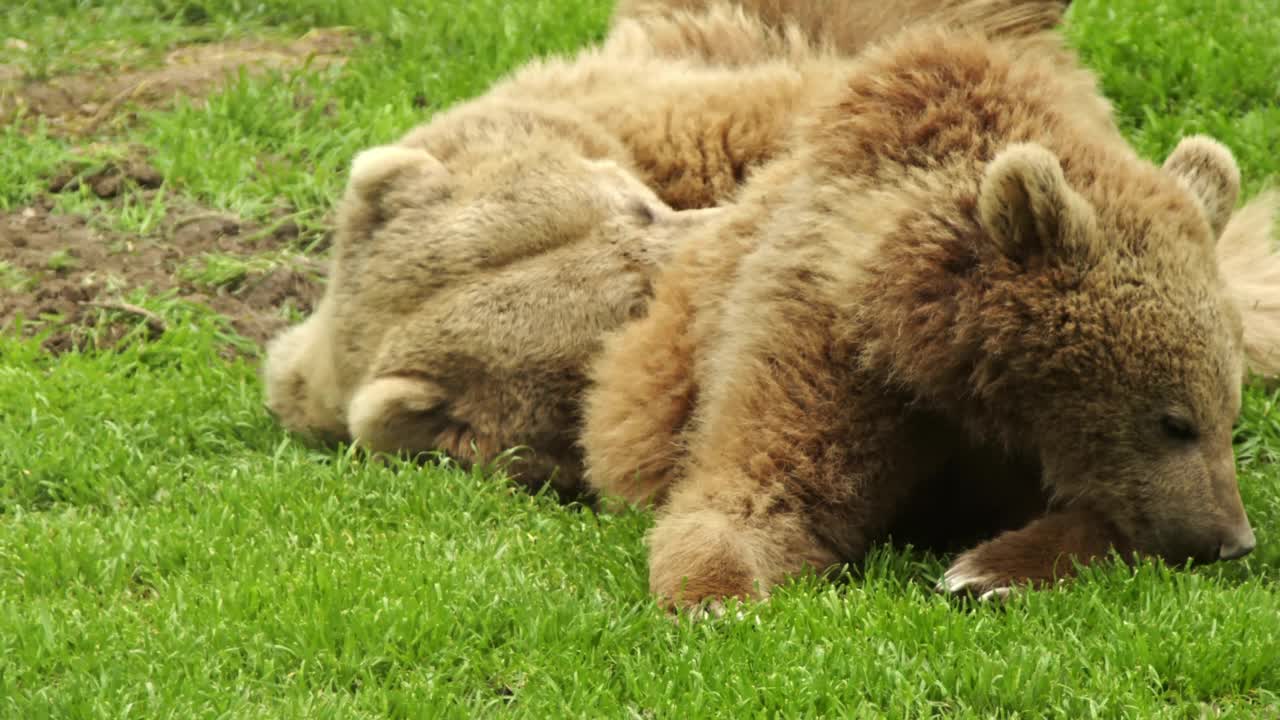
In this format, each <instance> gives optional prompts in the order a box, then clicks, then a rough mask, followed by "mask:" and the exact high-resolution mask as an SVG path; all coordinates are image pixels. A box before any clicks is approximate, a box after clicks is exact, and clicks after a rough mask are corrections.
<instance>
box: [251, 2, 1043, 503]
mask: <svg viewBox="0 0 1280 720" xmlns="http://www.w3.org/2000/svg"><path fill="white" fill-rule="evenodd" d="M971 1H972V0H971ZM846 4H848V5H849V6H851V7H853V6H862V5H865V6H868V7H869V6H872V5H874V4H873V3H861V2H856V1H854V0H849V2H847V3H846ZM974 4H975V7H980V8H983V9H984V11H985V9H986V8H988V7H989V6H990V5H991V2H990V0H980V1H975V3H974ZM946 5H947V6H948V7H949V8H950V7H951V6H952V5H954V3H952V2H947V3H946ZM913 7H915V8H916V10H918V11H919V12H921V13H925V14H927V10H928V7H929V3H923V2H918V3H916V4H915V5H914V6H913ZM949 12H950V11H949ZM948 17H950V16H948ZM1056 20H1057V16H1056V15H1053V14H1049V13H1045V14H1042V15H1039V16H1036V17H1034V18H1032V17H1029V18H1028V20H1027V22H1028V23H1035V25H1036V27H1047V26H1050V25H1052V24H1054V23H1056ZM983 21H984V17H982V16H981V15H977V16H975V17H974V18H971V22H973V23H974V24H976V25H981V23H982V22H983ZM850 22H855V20H853V19H851V20H850ZM864 35H865V33H862V34H857V35H856V36H857V37H863V36H864ZM717 48H721V49H723V58H727V59H726V60H724V61H723V62H722V61H718V60H715V56H716V55H717V52H716V49H717ZM857 49H858V48H855V47H852V46H846V47H844V48H842V50H845V51H854V50H857ZM752 53H754V55H751V54H752ZM848 62H849V61H848V60H847V59H844V58H841V57H839V56H837V55H836V54H834V51H833V50H830V49H826V48H817V47H816V46H815V45H814V43H813V42H812V41H811V40H810V39H808V38H805V37H803V36H802V35H801V34H800V33H799V32H798V31H797V30H796V29H795V28H794V27H792V26H789V25H785V24H783V25H767V24H765V23H762V22H761V21H760V20H758V19H756V18H754V17H752V16H750V15H748V14H747V13H745V12H743V10H742V9H741V8H739V7H736V6H733V5H727V4H708V6H707V9H706V11H705V12H701V13H678V14H676V15H674V16H671V17H667V16H659V15H646V16H644V17H637V18H632V19H621V20H619V22H618V23H617V24H616V25H615V27H614V28H613V30H612V31H611V33H610V36H609V37H608V38H607V39H606V41H605V42H604V43H603V44H602V45H601V46H599V47H596V48H589V49H587V50H584V51H583V52H581V53H579V54H578V55H576V56H575V57H572V58H551V59H546V60H540V61H536V62H533V63H531V64H530V65H528V66H526V67H525V68H522V69H520V70H519V71H517V72H515V73H514V74H513V75H512V76H511V77H510V78H508V79H506V80H504V81H502V82H500V83H498V84H497V85H496V86H495V87H494V88H492V89H491V91H490V92H488V93H486V94H485V95H483V96H481V97H480V98H477V99H475V100H473V101H471V102H468V103H464V104H462V105H460V106H458V107H456V108H454V109H451V110H449V111H447V112H444V113H441V114H440V115H438V116H437V117H436V118H434V119H432V121H431V122H429V123H427V124H425V125H424V126H422V127H419V128H416V129H414V130H412V131H411V132H409V133H408V134H407V135H406V136H405V137H403V138H402V139H401V140H400V141H398V142H397V143H396V144H394V145H389V146H383V147H377V148H373V149H370V150H367V151H365V152H364V153H362V154H361V155H360V156H359V157H357V158H356V160H355V161H354V162H353V164H352V169H351V173H350V179H349V183H348V187H347V189H346V193H345V195H344V197H343V199H342V201H341V203H340V206H339V210H338V222H337V233H336V240H335V246H334V249H333V259H332V270H331V273H330V277H329V282H328V287H327V289H326V293H325V295H324V297H323V298H322V300H321V302H320V304H319V306H318V307H317V309H316V311H315V312H314V313H313V315H312V316H311V317H310V318H308V319H307V320H306V321H305V322H304V323H302V324H301V325H299V326H296V327H294V328H291V329H289V330H288V331H286V332H285V333H284V334H282V335H281V336H279V337H277V338H276V339H274V340H273V341H272V342H271V344H270V345H269V347H268V349H267V359H266V363H265V368H264V376H265V384H266V395H267V398H266V400H267V405H268V407H269V408H270V409H271V411H272V412H273V413H274V414H275V415H276V416H277V417H278V418H279V420H280V421H281V422H282V423H283V424H284V425H285V426H286V427H287V428H289V429H291V430H294V431H297V432H300V433H307V434H310V435H313V436H315V437H317V438H319V439H322V440H325V441H351V440H354V441H355V442H357V443H358V444H360V445H362V446H364V447H366V448H369V449H371V450H376V451H387V452H396V451H405V452H410V453H416V452H423V451H433V450H439V451H443V452H445V453H447V454H448V455H450V456H452V457H453V458H455V459H457V460H459V461H462V462H464V463H471V462H487V461H489V460H492V459H494V458H496V457H497V456H499V455H500V454H502V453H504V452H505V451H507V450H509V449H512V448H523V450H522V451H521V452H520V453H518V456H517V458H518V459H517V460H516V462H514V463H512V464H511V465H509V468H508V469H509V470H510V472H511V474H512V475H513V476H515V477H517V478H519V479H521V480H522V481H525V482H528V483H529V484H532V485H537V484H541V483H542V482H543V481H545V480H547V479H549V478H551V479H552V482H553V484H554V486H555V487H556V489H557V490H559V491H561V492H562V493H564V494H567V495H573V494H575V493H576V491H577V490H578V489H580V487H581V482H580V475H581V450H580V448H579V446H578V444H577V437H578V428H579V427H580V401H581V396H582V393H583V391H584V389H585V387H586V368H587V366H588V364H589V361H590V360H591V359H592V358H593V357H594V355H595V354H596V353H597V352H598V350H599V347H600V342H601V339H602V338H603V336H604V335H605V334H606V333H607V332H608V331H611V330H613V329H615V328H617V327H619V326H620V325H622V324H623V323H624V322H626V321H628V320H630V319H632V318H634V317H636V316H638V315H640V314H642V312H643V309H644V305H645V303H646V302H647V300H648V298H649V296H650V295H651V288H650V285H651V280H652V278H653V277H654V276H655V275H656V274H657V271H658V269H659V267H660V266H661V265H662V264H663V263H664V262H665V260H666V259H667V258H668V257H669V256H670V254H671V252H672V251H673V249H674V247H675V246H676V245H677V244H678V242H679V239H680V238H682V237H684V236H686V235H688V234H690V232H691V231H692V230H693V229H694V228H696V227H697V226H698V225H701V224H705V223H706V222H708V221H710V220H711V219H712V218H713V217H714V215H715V213H716V210H714V209H709V208H713V207H714V206H716V205H719V204H721V203H722V202H724V201H725V200H727V199H729V198H730V197H731V196H732V195H733V194H734V193H735V192H736V191H737V189H738V187H739V186H740V184H741V183H742V182H743V181H744V179H745V178H746V177H747V176H748V175H749V174H750V173H751V172H752V171H753V169H754V168H756V167H759V166H761V165H762V164H764V163H765V162H766V161H768V160H771V159H772V158H774V157H776V156H777V155H779V153H781V152H782V151H783V149H784V148H785V147H786V143H787V142H788V141H789V138H790V135H791V132H792V125H793V120H794V118H795V117H797V116H798V115H799V114H800V112H799V111H800V109H801V108H806V107H808V106H809V104H810V98H815V97H823V96H825V95H826V94H828V93H829V92H830V91H831V90H832V89H833V88H832V87H831V84H832V82H833V78H835V77H838V76H839V75H838V73H835V72H833V71H834V69H835V68H838V67H841V66H843V65H844V64H846V63H848Z"/></svg>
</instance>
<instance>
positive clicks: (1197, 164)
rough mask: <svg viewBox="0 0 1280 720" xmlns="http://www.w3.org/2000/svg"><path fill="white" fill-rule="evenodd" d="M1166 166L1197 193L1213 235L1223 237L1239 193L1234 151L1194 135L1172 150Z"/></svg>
mask: <svg viewBox="0 0 1280 720" xmlns="http://www.w3.org/2000/svg"><path fill="white" fill-rule="evenodd" d="M1164 169H1165V171H1166V172H1168V173H1170V174H1172V175H1173V176H1174V177H1176V178H1177V179H1178V182H1180V183H1182V186H1183V187H1185V188H1186V189H1187V190H1189V191H1190V192H1191V194H1192V195H1193V196H1195V198H1196V200H1198V201H1199V202H1200V207H1201V208H1203V209H1204V213H1205V216H1206V217H1207V218H1208V219H1209V226H1210V227H1212V228H1213V236H1214V237H1215V238H1217V237H1221V236H1222V230H1223V228H1225V227H1226V226H1227V221H1229V220H1230V219H1231V212H1232V211H1233V210H1234V209H1235V207H1236V199H1237V198H1238V197H1239V196H1240V167H1239V166H1238V165H1236V159H1235V157H1234V156H1232V154H1231V151H1230V150H1228V149H1227V147H1226V146H1225V145H1223V144H1222V143H1220V142H1218V141H1217V140H1214V139H1213V138H1209V137H1205V136H1203V135H1193V136H1191V137H1189V138H1184V139H1183V140H1182V142H1180V143H1178V147H1176V148H1174V149H1173V152H1172V153H1169V157H1168V158H1167V159H1166V160H1165V161H1164Z"/></svg>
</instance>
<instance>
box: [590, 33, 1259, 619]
mask: <svg viewBox="0 0 1280 720" xmlns="http://www.w3.org/2000/svg"><path fill="white" fill-rule="evenodd" d="M820 108H821V109H820V110H818V111H817V112H815V113H814V114H813V116H812V117H810V118H807V119H806V120H805V122H804V124H803V130H802V132H801V134H800V138H799V139H798V141H797V143H796V146H795V147H794V149H793V151H792V152H790V153H789V154H788V155H787V156H786V157H784V158H780V159H778V160H776V161H774V162H773V163H771V164H770V165H769V166H767V167H766V168H765V169H763V170H761V171H760V172H759V173H757V174H756V175H755V177H753V179H752V180H751V181H749V182H748V184H747V186H746V187H745V188H744V190H743V193H742V197H741V199H740V200H739V201H738V202H737V203H735V205H734V206H733V207H730V208H726V209H725V211H724V212H723V213H722V214H721V216H719V217H717V218H715V219H714V220H712V221H711V222H710V223H708V224H707V225H706V226H705V227H704V228H702V229H701V230H700V231H696V232H694V233H693V235H692V236H691V237H688V238H686V239H685V240H684V242H683V243H682V244H681V246H680V247H679V248H678V249H677V250H676V253H675V256H674V257H673V258H672V260H671V261H670V262H669V263H668V265H667V266H666V268H665V270H664V272H663V273H662V274H661V275H660V276H659V279H658V281H657V284H656V294H655V298H654V299H653V301H652V302H651V303H650V304H649V306H648V313H647V315H646V317H645V318H643V319H641V320H638V321H636V322H634V323H631V324H629V325H627V326H626V327H624V328H623V329H622V330H621V331H620V332H618V333H616V334H615V335H613V336H612V337H611V338H609V339H608V341H607V343H606V349H605V351H604V353H602V355H601V356H600V358H599V359H598V361H597V362H596V363H595V365H594V367H593V371H592V378H593V388H592V390H591V392H590V393H589V395H588V400H587V403H586V411H585V424H584V431H583V445H584V447H585V452H586V463H587V477H588V479H589V481H590V482H591V484H592V486H593V487H594V488H595V489H596V490H597V491H598V492H599V493H600V494H601V495H604V496H607V497H612V498H616V499H619V500H621V501H624V502H627V503H633V504H640V505H654V506H657V508H658V517H657V520H656V524H655V526H654V528H653V529H652V531H651V532H650V534H649V537H648V544H649V551H650V557H649V564H650V585H651V589H652V590H653V592H654V593H655V594H656V595H657V596H658V597H659V598H661V599H662V601H663V602H665V603H667V604H668V605H669V606H672V607H688V606H696V605H700V604H703V603H718V602H720V601H721V600H722V599H724V598H727V597H739V598H761V597H767V596H768V594H769V591H770V588H772V587H773V586H774V585H776V584H777V583H779V582H781V581H783V580H784V579H785V578H787V577H789V576H792V575H794V574H796V573H799V572H802V571H803V570H805V569H806V568H811V569H815V570H824V569H826V568H829V567H832V566H836V565H839V564H841V563H846V562H856V561H858V560H859V559H861V558H862V557H863V556H864V554H865V553H866V551H867V550H868V548H869V546H870V545H871V544H872V543H875V542H878V541H881V540H883V539H886V538H888V537H890V536H891V535H893V536H896V533H897V532H898V531H899V529H903V528H905V529H906V531H907V532H908V533H909V532H910V530H911V526H912V524H913V522H912V521H913V519H914V518H915V516H916V513H917V510H918V509H919V508H921V507H925V508H930V510H929V513H932V515H933V516H934V517H937V516H944V517H946V516H950V517H947V519H948V520H950V521H951V522H953V523H955V524H956V525H958V526H961V527H963V526H964V525H965V521H966V520H967V519H968V518H965V517H961V516H958V515H959V514H960V513H962V512H963V511H964V510H965V509H966V506H965V505H964V504H963V503H959V504H955V505H952V504H951V503H952V500H954V499H956V498H966V497H973V498H974V502H975V503H976V504H978V505H980V504H982V503H983V502H984V501H987V500H990V499H991V498H994V501H993V502H994V505H995V506H996V508H995V509H997V510H999V511H1000V513H1001V514H1002V517H1000V518H999V522H1000V523H1001V524H1002V525H1003V526H1004V529H1007V530H1009V532H1005V533H1004V534H1001V535H998V536H996V537H995V538H994V539H993V540H990V541H988V542H986V543H983V544H981V545H979V546H978V547H976V548H974V549H973V550H971V551H969V552H967V553H964V554H962V555H960V556H959V557H958V558H957V560H956V561H955V563H954V564H953V565H952V567H951V568H950V570H949V571H948V573H947V575H946V577H945V578H944V579H943V580H942V582H941V587H942V588H943V589H946V590H950V591H973V592H977V593H979V594H982V595H985V596H991V595H993V594H996V595H998V594H1002V593H1004V592H1007V591H1008V588H1010V587H1014V586H1017V585H1021V584H1024V583H1031V584H1035V583H1043V582H1048V581H1051V580H1053V579H1056V578H1060V577H1064V576H1067V575H1070V573H1071V570H1072V568H1071V567H1069V566H1070V564H1071V563H1070V560H1072V559H1074V560H1077V561H1080V562H1088V561H1089V560H1090V559H1093V558H1096V557H1099V556H1102V555H1106V554H1107V553H1108V552H1110V551H1112V550H1116V551H1119V552H1121V553H1122V554H1128V553H1137V554H1142V555H1153V556H1159V557H1162V558H1165V559H1168V560H1170V561H1172V562H1182V561H1183V560H1185V559H1188V558H1191V559H1194V560H1198V561H1214V560H1218V559H1230V558H1234V557H1238V556H1240V555H1242V554H1245V553H1247V552H1248V551H1249V550H1250V549H1251V548H1252V547H1253V543H1254V537H1253V532H1252V529H1251V528H1250V526H1249V523H1248V519H1247V517H1246V513H1245V510H1244V507H1243V506H1242V504H1241V501H1240V496H1239V492H1238V487H1237V484H1236V477H1235V467H1234V454H1233V450H1232V442H1231V437H1232V426H1233V423H1234V421H1235V418H1236V416H1237V414H1238V411H1239V407H1240V398H1241V384H1242V380H1243V375H1244V353H1245V351H1246V350H1247V349H1248V347H1249V343H1250V340H1249V337H1250V335H1249V332H1247V331H1246V329H1245V327H1244V326H1243V324H1242V310H1241V308H1242V304H1241V303H1242V302H1243V303H1245V304H1248V303H1251V302H1253V300H1252V299H1243V300H1242V298H1244V297H1245V296H1247V295H1250V294H1255V295H1258V296H1263V295H1271V296H1273V295H1274V290H1271V289H1266V290H1262V289H1260V288H1259V287H1258V286H1257V285H1256V284H1253V285H1251V284H1250V283H1248V282H1242V283H1239V284H1235V283H1232V284H1229V283H1227V282H1225V281H1224V274H1223V273H1224V271H1233V262H1237V261H1239V262H1243V261H1241V260H1239V258H1243V257H1245V256H1246V255H1250V254H1252V255H1253V256H1254V257H1255V259H1258V258H1263V257H1265V258H1267V259H1268V260H1270V262H1268V263H1265V264H1266V265H1269V266H1273V265H1274V259H1273V256H1271V255H1270V253H1269V248H1267V244H1268V242H1269V239H1270V238H1269V236H1270V228H1271V225H1270V222H1271V218H1270V216H1269V215H1268V214H1267V213H1269V212H1270V211H1271V210H1272V209H1273V208H1272V206H1271V205H1270V202H1271V201H1270V200H1263V201H1260V202H1261V205H1259V206H1258V207H1257V208H1254V209H1246V211H1245V212H1243V213H1241V214H1239V215H1237V216H1236V218H1234V219H1233V218H1232V215H1231V211H1232V208H1234V206H1235V203H1236V198H1237V195H1238V192H1239V182H1240V180H1239V172H1238V169H1237V167H1236V165H1235V162H1234V160H1233V159H1232V157H1231V155H1230V153H1229V152H1228V151H1227V150H1226V149H1225V148H1224V147H1222V146H1221V145H1219V144H1218V143H1216V142H1214V141H1212V140H1209V139H1206V138H1198V137H1197V138H1188V139H1186V140H1184V141H1183V142H1182V143H1181V144H1180V145H1179V146H1178V147H1177V148H1176V149H1175V150H1174V152H1173V153H1172V154H1171V155H1170V156H1169V157H1168V159H1167V160H1166V161H1165V163H1164V165H1163V167H1156V166H1153V165H1151V164H1150V163H1148V162H1146V161H1144V160H1142V159H1141V158H1139V157H1138V156H1137V155H1136V154H1135V153H1134V152H1133V150H1132V149H1131V148H1130V147H1129V146H1128V144H1127V143H1126V142H1125V141H1124V139H1123V138H1122V136H1121V135H1120V133H1119V132H1118V131H1117V130H1116V128H1115V124H1114V123H1113V122H1112V121H1111V119H1110V110H1109V107H1108V106H1107V104H1106V102H1105V101H1104V100H1103V99H1102V98H1101V96H1100V95H1099V93H1098V91H1097V88H1096V83H1095V81H1094V79H1093V76H1092V75H1091V74H1090V73H1089V72H1087V71H1086V70H1084V69H1083V68H1081V67H1080V66H1079V64H1078V61H1077V60H1076V58H1075V57H1074V55H1073V54H1072V53H1071V52H1070V51H1069V50H1068V49H1067V48H1066V47H1065V46H1064V45H1063V44H1062V43H1061V42H1060V41H1058V40H1057V39H1056V38H1051V37H1041V38H1039V39H1038V40H1037V42H1035V43H1031V44H1028V43H1017V42H1010V41H1007V40H1002V39H998V38H991V37H984V36H982V35H981V34H977V33H967V32H963V31H952V32H947V31H943V30H938V29H933V28H922V29H919V30H911V31H908V32H906V33H903V34H900V35H898V36H895V38H894V39H892V40H890V41H888V42H886V43H884V44H882V45H881V46H879V47H877V48H874V49H872V50H870V51H868V52H867V53H865V54H864V55H863V56H862V57H861V58H860V59H859V61H858V63H857V64H856V65H855V66H853V67H852V68H850V69H848V70H847V71H845V72H844V74H843V75H842V76H841V79H840V83H839V89H838V90H837V91H835V92H833V93H832V94H831V96H830V97H829V98H828V99H827V101H826V102H824V103H821V104H820ZM1233 223H1235V225H1234V227H1233ZM1233 233H1234V234H1233ZM1231 243H1235V245H1232V244H1231ZM1244 247H1248V248H1250V249H1249V250H1248V251H1243V250H1241V248H1244ZM1262 248H1267V251H1263V250H1261V249H1262ZM1224 251H1225V252H1229V253H1239V254H1238V255H1234V256H1232V261H1229V262H1222V263H1220V262H1219V261H1218V257H1217V255H1216V254H1220V253H1223V252H1224ZM1235 269H1239V268H1238V267H1237V268H1235ZM1253 272H1254V275H1255V276H1258V275H1259V273H1258V271H1253ZM1271 272H1274V270H1272V271H1271ZM1266 277H1268V278H1269V277H1270V276H1266ZM1246 312H1247V311H1246ZM1246 317H1247V315H1246ZM1269 320H1270V325H1271V327H1274V326H1275V323H1274V317H1271V318H1269ZM1273 337H1275V335H1274V333H1270V334H1268V333H1266V332H1261V333H1255V336H1254V340H1253V342H1264V341H1266V340H1269V339H1271V338H1273ZM1264 338H1265V339H1264ZM1271 362H1272V363H1274V360H1272V361H1271ZM1273 366H1274V365H1273ZM929 513H926V514H929ZM1064 560H1065V561H1064Z"/></svg>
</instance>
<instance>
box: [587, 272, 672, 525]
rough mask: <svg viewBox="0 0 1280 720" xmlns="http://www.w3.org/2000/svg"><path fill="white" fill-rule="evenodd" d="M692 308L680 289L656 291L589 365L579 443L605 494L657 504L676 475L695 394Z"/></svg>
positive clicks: (595, 481)
mask: <svg viewBox="0 0 1280 720" xmlns="http://www.w3.org/2000/svg"><path fill="white" fill-rule="evenodd" d="M693 314H694V311H693V308H692V306H691V304H690V303H689V300H688V297H687V296H686V295H685V293H683V292H680V291H678V290H673V291H672V292H667V293H663V294H660V295H659V296H658V297H657V298H655V300H654V302H653V304H652V305H651V306H650V309H649V313H648V315H647V316H645V317H643V318H641V319H639V320H636V321H634V322H633V323H632V324H630V325H628V326H624V328H623V330H621V331H620V332H618V333H617V334H615V335H614V336H613V337H611V338H609V340H608V341H607V342H606V344H605V349H604V352H603V353H602V354H601V356H600V358H599V359H598V360H597V361H596V362H595V364H594V367H593V368H592V378H591V380H592V387H591V390H590V391H589V392H588V393H587V398H586V401H585V403H584V405H585V408H584V420H583V429H582V440H581V445H582V448H583V450H584V454H585V464H586V476H587V479H588V480H589V482H590V484H591V486H592V487H593V488H594V489H595V490H597V491H598V492H599V493H601V494H602V495H603V496H604V497H605V499H606V500H615V501H617V500H620V501H622V502H623V503H628V504H633V505H641V506H643V505H650V504H653V505H659V504H661V503H662V502H663V501H664V500H665V499H666V496H667V492H668V490H669V489H670V485H671V483H672V482H673V481H674V480H675V475H676V472H677V465H678V463H679V462H680V461H681V459H682V458H683V456H684V448H683V447H682V443H681V441H680V438H681V434H682V431H683V429H684V427H685V425H686V423H688V421H689V416H690V414H691V413H692V410H693V403H694V400H695V397H696V394H697V385H696V383H695V379H694V368H693V363H694V349H693V347H692V345H693V342H694V339H693V337H692V336H691V333H692V330H691V326H692V323H693Z"/></svg>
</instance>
